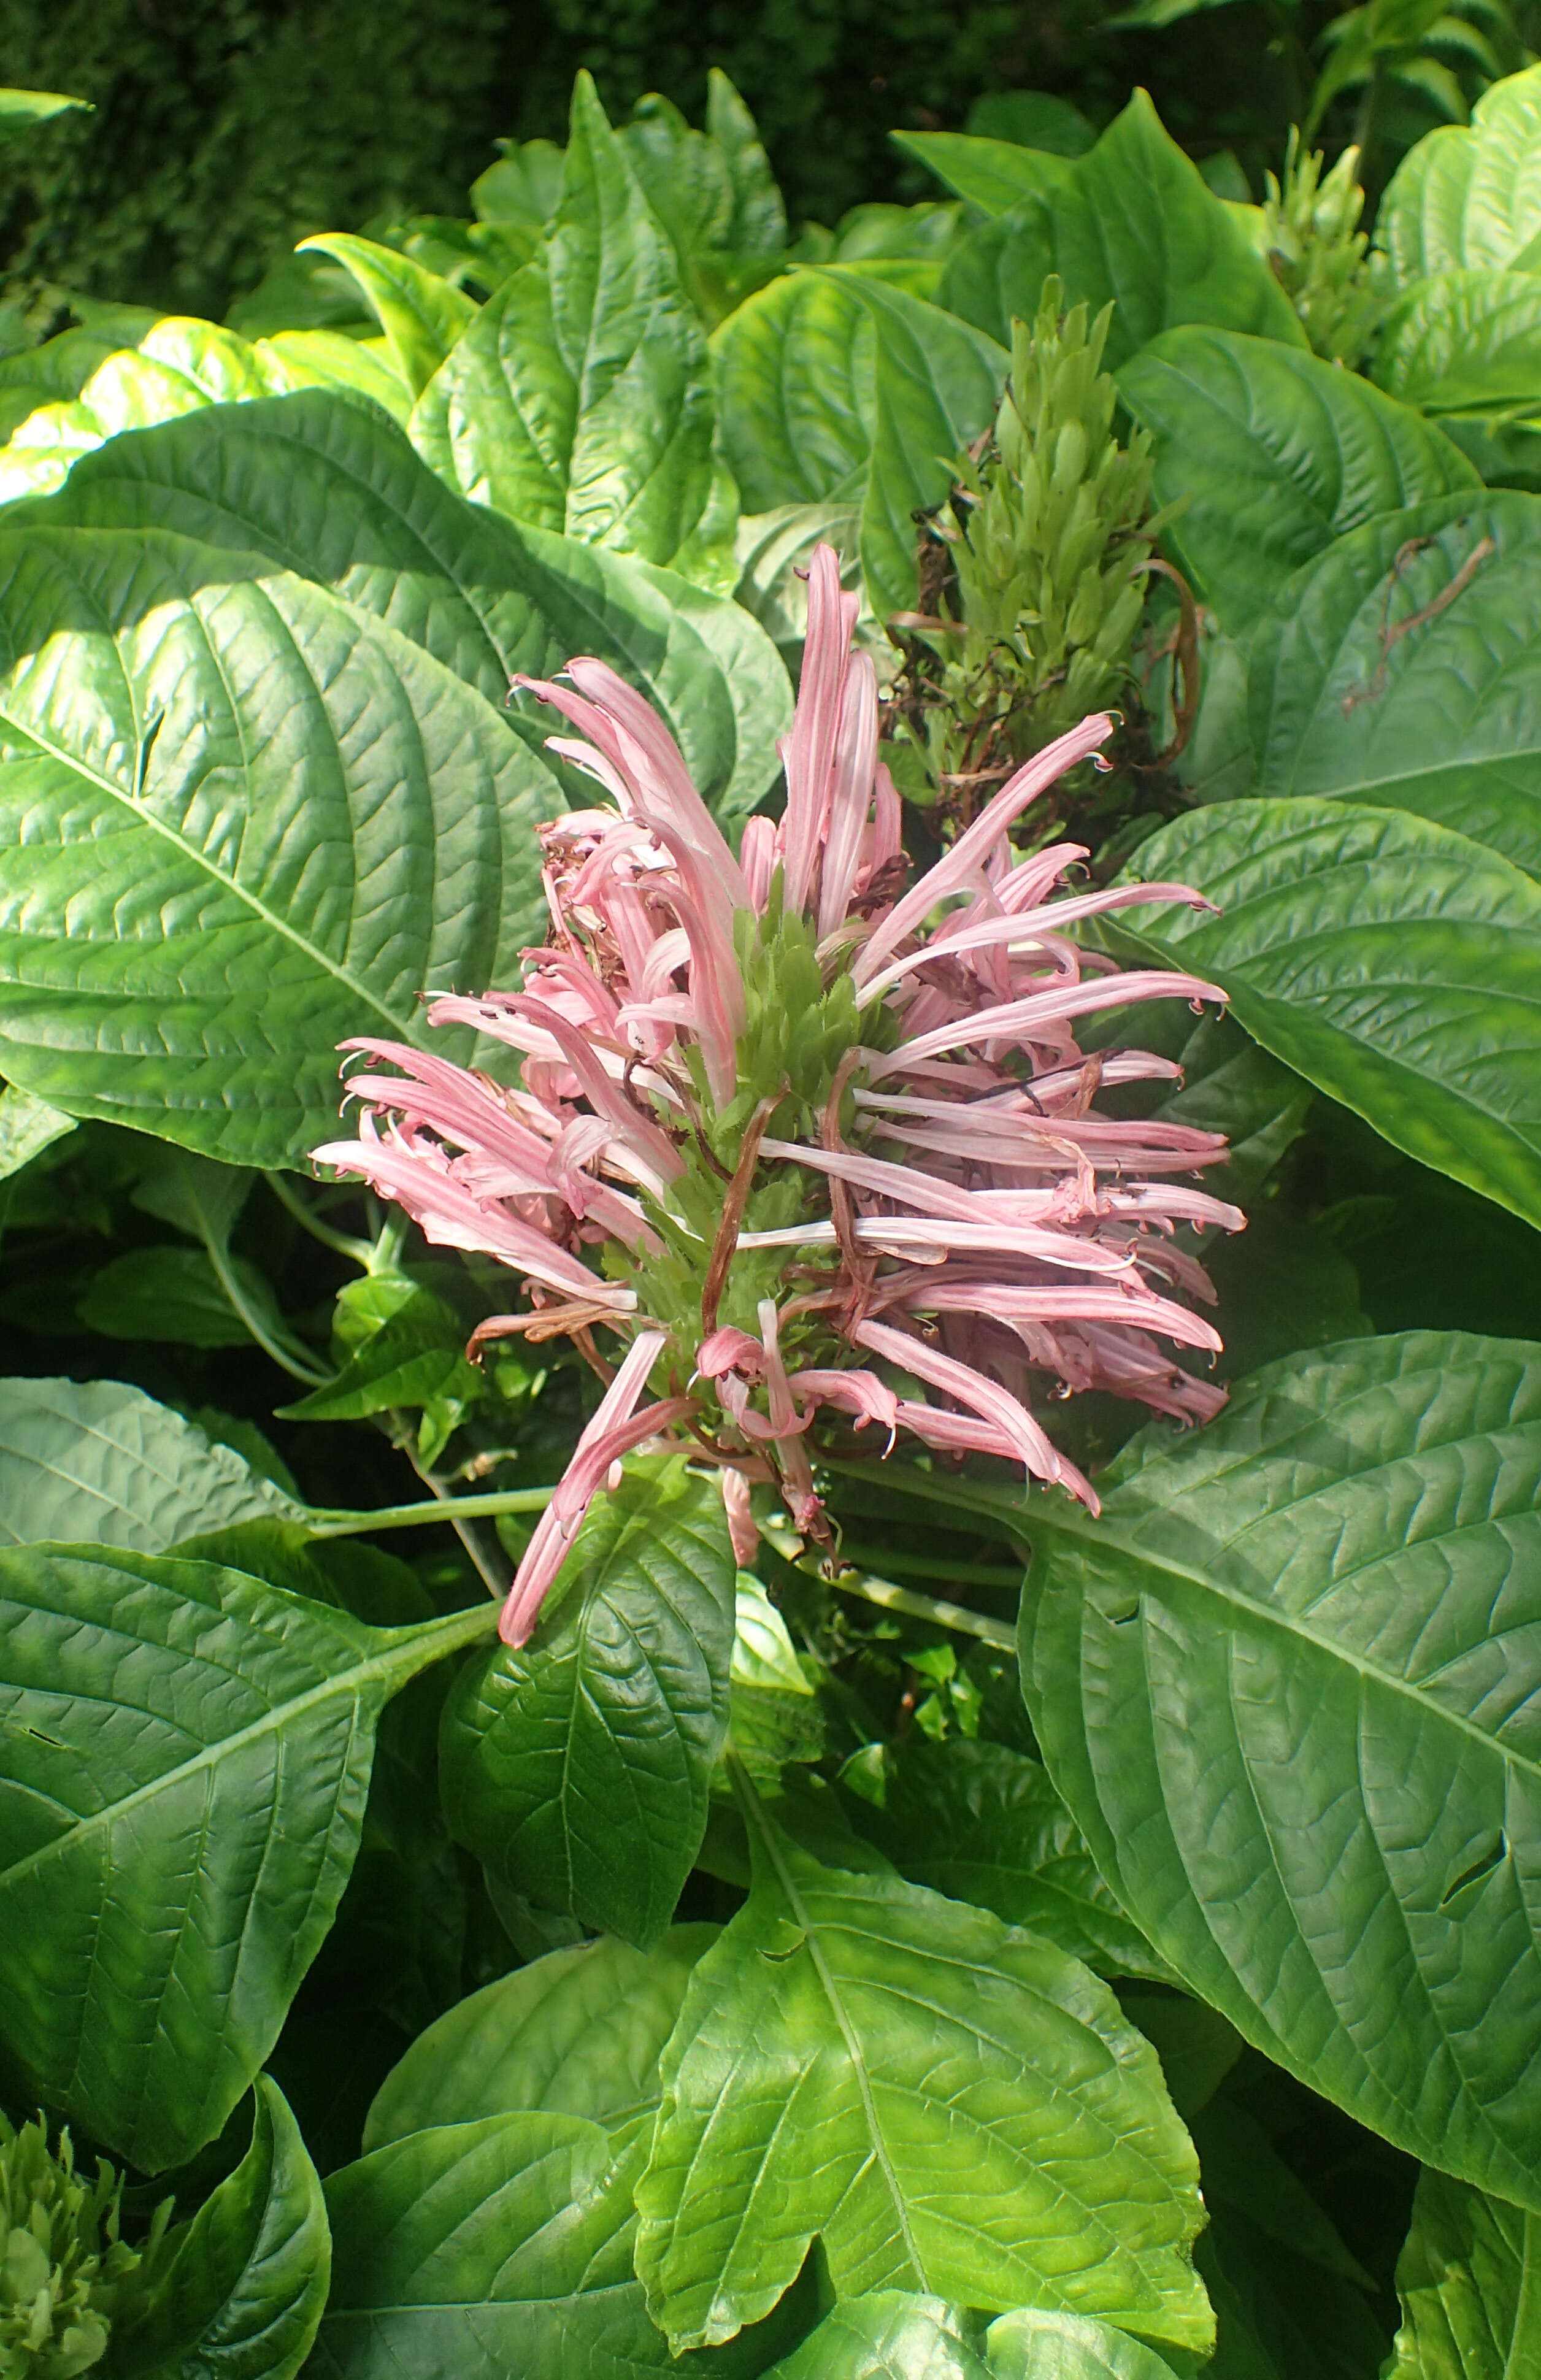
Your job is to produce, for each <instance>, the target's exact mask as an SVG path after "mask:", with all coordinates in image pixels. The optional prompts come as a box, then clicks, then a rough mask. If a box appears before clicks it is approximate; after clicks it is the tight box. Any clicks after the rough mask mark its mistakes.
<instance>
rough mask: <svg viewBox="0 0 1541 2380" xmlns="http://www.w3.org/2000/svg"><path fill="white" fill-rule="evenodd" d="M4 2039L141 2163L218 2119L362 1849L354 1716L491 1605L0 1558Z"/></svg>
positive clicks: (72, 2107)
mask: <svg viewBox="0 0 1541 2380" xmlns="http://www.w3.org/2000/svg"><path fill="white" fill-rule="evenodd" d="M0 1593H3V1595H4V1607H3V1614H0V1619H3V1624H0V1659H3V1663H4V1682H3V1684H0V1719H3V1723H4V1727H5V1734H6V1779H5V1785H4V1790H3V1794H0V1944H3V1945H4V1948H3V1950H0V2036H3V2038H4V2040H5V2043H6V2049H7V2053H8V2056H9V2058H10V2061H11V2064H12V2066H13V2068H14V2070H16V2072H17V2073H18V2077H19V2078H20V2080H21V2083H22V2086H23V2087H24V2089H25V2090H26V2091H27V2092H28V2093H29V2094H32V2093H35V2094H36V2095H37V2096H38V2097H39V2098H41V2099H42V2100H44V2101H46V2102H47V2103H48V2104H49V2105H50V2106H53V2107H58V2108H60V2109H61V2110H63V2111H64V2112H65V2113H66V2114H67V2115H69V2116H71V2117H73V2118H74V2119H76V2120H77V2121H78V2122H79V2123H80V2124H81V2125H82V2126H83V2127H84V2128H85V2129H86V2130H87V2131H89V2132H90V2133H91V2134H92V2135H93V2136H94V2137H95V2138H96V2139H97V2140H100V2141H102V2142H103V2143H105V2145H106V2146H107V2147H109V2148H110V2149H113V2150H115V2151H117V2152H120V2153H121V2154H122V2155H125V2156H127V2157H129V2158H131V2159H132V2160H133V2162H134V2163H135V2164H136V2165H139V2166H141V2167H143V2168H146V2169H147V2170H149V2171H155V2170H157V2169H159V2168H164V2167H166V2166H170V2165H176V2164H180V2163H182V2162H183V2161H184V2160H185V2159H186V2158H188V2156H190V2155H192V2153H193V2152H194V2151H195V2150H196V2149H198V2148H200V2147H201V2145H202V2144H203V2143H204V2142H206V2141H209V2140H212V2138H213V2137H214V2136H215V2135H216V2134H217V2133H218V2132H219V2131H220V2129H221V2127H222V2126H223V2125H224V2120H225V2118H226V2117H227V2116H228V2115H229V2113H230V2111H231V2109H232V2108H233V2107H234V2106H235V2104H236V2102H237V2099H238V2098H239V2097H240V2095H241V2094H242V2093H243V2091H245V2090H246V2089H247V2088H248V2087H249V2084H250V2083H251V2081H252V2078H253V2076H254V2075H255V2074H256V2072H257V2070H258V2069H259V2068H260V2067H261V2065H262V2063H263V2061H264V2059H265V2058H266V2057H267V2054H268V2052H269V2050H270V2049H271V2048H272V2046H273V2042H274V2040H275V2039H276V2037H277V2034H278V2031H279V2027H280V2026H281V2024H282V2023H283V2021H284V2015H285V2010H286V2009H287V2007H288V2004H289V2001H290V2000H291V1999H292V1998H293V1996H294V1994H295V1992H296V1990H297V1987H298V1985H299V1982H300V1979H301V1977H302V1976H303V1974H304V1973H305V1971H306V1969H307V1967H308V1966H309V1964H310V1961H311V1960H312V1959H313V1958H314V1957H315V1955H316V1952H317V1950H318V1949H319V1948H320V1946H321V1942H322V1937H323V1936H324V1935H325V1933H326V1930H327V1927H328V1926H329V1925H330V1924H331V1922H332V1917H333V1914H334V1911H335V1909H336V1906H337V1902H338V1900H339V1897H340V1896H341V1893H342V1889H343V1887H344V1885H345V1884H346V1881H347V1876H348V1870H349V1868H350V1867H351V1865H352V1864H353V1856H354V1852H355V1851H356V1849H357V1847H358V1833H359V1827H360V1824H361V1821H362V1817H363V1810H364V1797H365V1792H366V1790H367V1788H368V1785H369V1778H370V1753H371V1746H372V1742H373V1734H374V1722H375V1720H376V1718H377V1717H378V1715H379V1713H380V1711H381V1709H382V1706H383V1705H384V1703H385V1702H386V1701H387V1700H388V1698H389V1697H390V1696H391V1695H392V1694H394V1693H395V1692H396V1691H397V1690H398V1689H399V1688H400V1687H401V1686H403V1685H405V1684H406V1681H407V1680H408V1679H409V1678H411V1677H412V1676H414V1675H415V1674H416V1672H417V1671H418V1670H420V1669H423V1668H425V1667H426V1666H427V1665H428V1664H429V1663H430V1662H431V1661H434V1660H437V1659H439V1658H442V1657H443V1655H444V1654H446V1653H449V1652H452V1651H454V1650H455V1648H456V1647H457V1646H459V1645H466V1644H469V1643H472V1642H474V1641H475V1639H476V1638H477V1637H479V1636H482V1635H484V1634H485V1633H486V1632H487V1629H488V1627H489V1625H490V1624H491V1609H490V1607H489V1608H488V1609H479V1610H475V1611H470V1612H458V1613H455V1614H454V1615H453V1616H452V1617H451V1618H449V1619H447V1620H442V1621H431V1622H430V1623H428V1624H427V1625H426V1626H423V1627H420V1628H411V1629H403V1630H399V1631H389V1630H380V1629H373V1628H366V1627H364V1626H363V1625H362V1624H361V1623H360V1622H359V1621H355V1620H353V1619H351V1618H349V1616H348V1615H347V1614H346V1613H345V1612H341V1611H338V1610H329V1609H326V1608H325V1607H324V1606H322V1605H321V1604H314V1603H308V1602H305V1601H303V1600H302V1599H301V1598H300V1597H297V1596H292V1595H288V1594H286V1593H285V1591H284V1590H283V1589H282V1588H278V1587H270V1586H268V1585H264V1584H263V1583H262V1582H261V1580H258V1579H254V1578H249V1577H245V1576H243V1575H242V1574H241V1573H237V1572H235V1571H224V1570H219V1569H216V1568H214V1567H213V1566H212V1565H211V1564H207V1563H200V1562H188V1561H178V1560H155V1559H153V1558H152V1557H150V1556H147V1555H136V1554H131V1553H122V1552H120V1553H113V1554H107V1553H103V1554H100V1555H86V1554H82V1553H67V1552H54V1551H50V1550H48V1549H46V1548H36V1547H27V1548H19V1549H17V1550H15V1551H10V1552H6V1553H5V1554H4V1555H0Z"/></svg>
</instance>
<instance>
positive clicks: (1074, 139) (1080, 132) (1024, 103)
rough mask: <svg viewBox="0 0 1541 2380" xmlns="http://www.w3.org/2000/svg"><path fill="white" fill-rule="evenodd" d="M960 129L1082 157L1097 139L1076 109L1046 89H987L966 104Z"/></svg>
mask: <svg viewBox="0 0 1541 2380" xmlns="http://www.w3.org/2000/svg"><path fill="white" fill-rule="evenodd" d="M964 130H965V132H971V133H976V134H977V135H978V136H979V138H980V139H981V140H1014V141H1016V142H1017V144H1018V145H1019V146H1020V147H1021V148H1024V149H1048V150H1050V151H1051V152H1052V153H1053V154H1054V155H1055V156H1056V157H1084V156H1085V155H1086V151H1087V150H1088V149H1089V148H1091V146H1092V145H1093V143H1094V142H1095V140H1096V139H1097V131H1096V128H1095V127H1094V126H1093V125H1092V124H1090V123H1089V122H1088V121H1087V119H1086V116H1084V115H1082V113H1081V111H1080V109H1079V108H1078V107H1075V106H1074V105H1073V104H1072V103H1071V102H1070V101H1069V100H1068V99H1061V98H1060V97H1058V95H1057V94H1056V93H1055V92H1053V91H985V92H984V93H983V94H982V95H981V96H980V97H979V98H978V99H977V100H975V102H974V103H973V104H972V106H971V107H970V108H969V111H968V114H967V115H965V118H964Z"/></svg>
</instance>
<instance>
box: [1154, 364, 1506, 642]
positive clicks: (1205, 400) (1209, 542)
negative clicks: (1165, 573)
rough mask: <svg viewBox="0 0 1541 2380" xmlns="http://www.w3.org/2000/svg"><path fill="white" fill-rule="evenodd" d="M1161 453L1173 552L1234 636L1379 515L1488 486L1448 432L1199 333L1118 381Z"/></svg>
mask: <svg viewBox="0 0 1541 2380" xmlns="http://www.w3.org/2000/svg"><path fill="white" fill-rule="evenodd" d="M1119 394H1120V395H1121V396H1122V399H1123V401H1124V403H1125V405H1126V406H1127V407H1128V408H1129V410H1130V412H1131V413H1132V414H1133V415H1134V416H1135V420H1136V421H1138V422H1140V423H1141V424H1142V425H1143V426H1144V428H1146V429H1147V430H1148V431H1150V432H1151V433H1152V435H1153V437H1154V439H1155V442H1156V484H1155V495H1156V502H1157V504H1159V505H1161V506H1163V507H1164V506H1166V505H1168V504H1173V505H1177V506H1179V507H1180V509H1178V510H1177V511H1176V513H1175V516H1174V517H1173V520H1172V523H1171V528H1169V529H1168V531H1167V541H1168V543H1169V544H1170V545H1171V547H1172V548H1173V549H1174V550H1175V553H1176V556H1177V559H1178V561H1179V562H1180V564H1181V565H1182V566H1183V570H1184V571H1185V572H1186V574H1187V576H1188V577H1189V578H1190V579H1191V580H1192V581H1193V585H1194V591H1195V594H1197V595H1198V596H1199V598H1200V599H1201V600H1202V601H1204V602H1206V603H1207V604H1208V606H1209V607H1210V609H1211V610H1212V611H1213V612H1214V613H1215V614H1216V616H1217V617H1218V618H1219V622H1220V625H1221V626H1222V627H1224V628H1226V629H1228V630H1229V631H1231V632H1232V633H1233V634H1234V633H1235V632H1237V631H1239V630H1242V629H1244V628H1247V627H1249V626H1250V625H1251V624H1252V622H1253V621H1254V620H1255V619H1256V617H1257V615H1258V614H1259V613H1262V612H1264V611H1266V610H1267V609H1268V604H1269V603H1270V601H1272V599H1273V596H1274V595H1275V593H1276V591H1277V589H1278V587H1279V584H1280V580H1281V579H1283V578H1285V577H1288V576H1289V574H1290V572H1291V571H1292V570H1295V569H1298V568H1299V566H1300V565H1301V564H1302V563H1304V562H1309V561H1310V560H1311V558H1312V556H1313V555H1314V554H1317V553H1321V552H1322V550H1323V549H1324V548H1325V547H1326V546H1329V545H1330V544H1331V542H1332V540H1333V539H1334V538H1337V537H1341V536H1342V535H1343V534H1344V533H1345V532H1346V531H1347V530H1349V529H1353V528H1358V527H1359V526H1360V524H1361V523H1362V522H1364V521H1367V520H1371V519H1373V518H1374V517H1375V516H1376V514H1377V513H1388V512H1396V511H1398V510H1400V509H1401V507H1403V506H1405V505H1407V504H1421V503H1422V502H1423V501H1424V499H1425V498H1426V497H1429V496H1446V495H1450V494H1453V493H1455V492H1457V491H1458V490H1461V489H1464V488H1473V489H1474V488H1475V487H1477V485H1478V484H1479V482H1478V480H1477V475H1476V472H1475V470H1474V468H1473V467H1472V465H1471V464H1470V463H1468V462H1467V460H1466V458H1465V456H1464V455H1462V454H1461V453H1460V451H1459V450H1458V449H1457V448H1456V447H1454V446H1452V445H1451V444H1450V440H1449V439H1448V438H1446V437H1445V436H1444V435H1443V434H1442V433H1441V432H1440V431H1438V430H1437V429H1435V428H1434V427H1433V426H1432V425H1431V424H1429V423H1428V422H1426V421H1423V420H1421V419H1419V417H1418V415H1417V414H1415V413H1414V412H1411V411H1410V410H1408V409H1407V408H1405V407H1402V406H1401V405H1396V404H1392V403H1391V402H1390V401H1389V399H1387V398H1386V397H1383V396H1382V395H1379V393H1378V392H1377V390H1376V389H1373V388H1372V387H1371V386H1370V384H1369V383H1368V382H1367V381H1364V380H1361V379H1360V378H1359V376H1358V375H1357V373H1354V372H1346V371H1341V370H1339V369H1338V368H1337V367H1336V366H1334V365H1332V364H1329V363H1324V362H1323V361H1322V359H1321V358H1320V357H1319V356H1313V355H1309V354H1307V353H1306V352H1305V351H1304V349H1303V348H1300V347H1287V346H1280V343H1279V342H1278V341H1277V340H1273V339H1251V338H1246V337H1244V336H1243V335H1242V334H1240V333H1238V332H1235V331H1214V330H1209V329H1207V328H1201V327H1199V326H1197V325H1195V324H1188V325H1185V326H1184V327H1183V329H1181V330H1176V331H1167V332H1165V333H1163V334H1162V335H1161V336H1160V337H1159V338H1158V339H1155V340H1153V341H1152V343H1151V344H1150V346H1147V347H1145V348H1143V349H1142V350H1141V352H1140V353H1139V354H1138V355H1136V356H1135V357H1133V358H1131V360H1130V361H1129V362H1128V363H1126V364H1125V365H1124V367H1123V370H1122V371H1121V372H1120V374H1119Z"/></svg>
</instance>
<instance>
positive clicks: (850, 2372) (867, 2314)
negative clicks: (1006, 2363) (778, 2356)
mask: <svg viewBox="0 0 1541 2380" xmlns="http://www.w3.org/2000/svg"><path fill="white" fill-rule="evenodd" d="M771 2380H989V2372H988V2370H987V2367H986V2365H985V2362H984V2360H983V2358H982V2357H981V2356H980V2355H978V2354H977V2353H976V2351H975V2350H974V2348H973V2347H972V2346H971V2345H970V2343H969V2340H968V2338H967V2337H966V2335H965V2330H964V2325H963V2317H962V2316H961V2315H960V2313H959V2311H958V2309H957V2307H956V2306H950V2305H949V2304H948V2303H947V2301H946V2300H945V2299H944V2298H927V2297H916V2296H912V2295H910V2294H909V2293H908V2292H906V2291H905V2290H903V2289H873V2290H870V2291H869V2292H868V2294H867V2295H866V2296H865V2297H856V2298H846V2299H845V2300H844V2301H843V2303H841V2304H839V2305H837V2306H834V2307H832V2308H831V2311H830V2312H829V2313H827V2314H826V2315H825V2316H824V2319H823V2321H822V2322H821V2323H819V2325H818V2327H817V2328H816V2329H814V2330H810V2331H809V2333H808V2335H807V2338H805V2339H804V2341H803V2343H802V2345H801V2346H800V2347H797V2348H795V2349H794V2350H793V2351H792V2353H791V2354H790V2355H789V2356H787V2358H786V2359H785V2361H784V2362H781V2363H778V2364H777V2365H776V2366H775V2368H774V2371H773V2372H772V2374H771Z"/></svg>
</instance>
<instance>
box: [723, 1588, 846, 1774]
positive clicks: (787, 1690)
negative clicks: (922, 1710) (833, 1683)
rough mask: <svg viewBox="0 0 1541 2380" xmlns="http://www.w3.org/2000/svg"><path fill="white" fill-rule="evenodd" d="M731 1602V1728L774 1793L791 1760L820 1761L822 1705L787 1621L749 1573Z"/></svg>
mask: <svg viewBox="0 0 1541 2380" xmlns="http://www.w3.org/2000/svg"><path fill="white" fill-rule="evenodd" d="M729 1680H730V1683H731V1686H732V1698H731V1706H730V1714H729V1730H730V1733H731V1735H732V1737H733V1747H734V1751H735V1752H736V1753H737V1754H738V1755H739V1758H740V1759H741V1760H742V1761H743V1763H744V1765H745V1767H746V1768H747V1769H748V1771H749V1773H750V1775H751V1776H752V1777H753V1778H754V1779H755V1781H756V1783H757V1784H760V1785H763V1786H764V1787H765V1788H766V1789H767V1790H768V1791H772V1792H773V1791H775V1790H776V1787H777V1784H778V1781H779V1779H780V1775H781V1771H782V1769H783V1767H785V1765H786V1764H787V1763H788V1762H789V1761H804V1762H810V1761H815V1760H819V1759H821V1758H822V1757H823V1754H824V1712H823V1707H822V1706H821V1704H820V1703H819V1698H818V1696H817V1694H815V1691H814V1689H813V1687H812V1686H811V1685H810V1684H809V1682H808V1681H807V1678H806V1677H805V1676H804V1674H803V1670H802V1666H801V1664H800V1663H799V1661H798V1658H797V1655H796V1652H795V1648H794V1646H793V1643H792V1638H791V1636H790V1635H789V1634H788V1633H787V1626H786V1622H785V1621H784V1620H783V1618H782V1615H781V1613H780V1612H779V1611H778V1610H777V1609H776V1607H775V1605H774V1604H773V1603H772V1602H771V1598H770V1597H769V1596H768V1595H767V1594H766V1592H765V1589H764V1587H763V1586H761V1585H760V1583H759V1581H758V1578H756V1577H755V1576H754V1574H753V1573H752V1572H749V1571H740V1572H739V1573H738V1583H737V1585H736V1587H735V1589H734V1639H733V1658H732V1661H731V1662H730V1664H729Z"/></svg>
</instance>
